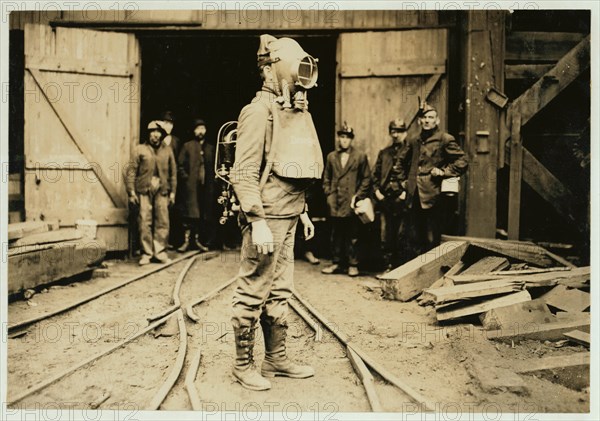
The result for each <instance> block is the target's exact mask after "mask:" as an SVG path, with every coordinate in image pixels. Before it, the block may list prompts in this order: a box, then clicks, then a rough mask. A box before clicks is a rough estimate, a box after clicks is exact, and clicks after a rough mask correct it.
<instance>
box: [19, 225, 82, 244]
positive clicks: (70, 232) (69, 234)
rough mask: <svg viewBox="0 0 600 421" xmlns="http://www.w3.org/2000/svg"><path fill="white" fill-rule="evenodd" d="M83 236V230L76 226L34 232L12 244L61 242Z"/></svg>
mask: <svg viewBox="0 0 600 421" xmlns="http://www.w3.org/2000/svg"><path fill="white" fill-rule="evenodd" d="M81 237H83V234H82V233H81V231H78V230H77V229H75V228H70V229H61V230H57V231H49V232H42V233H39V234H32V235H28V236H26V237H23V238H19V239H18V240H16V241H15V242H14V243H13V244H11V247H23V246H31V245H34V244H48V243H59V242H61V241H70V240H79V239H80V238H81Z"/></svg>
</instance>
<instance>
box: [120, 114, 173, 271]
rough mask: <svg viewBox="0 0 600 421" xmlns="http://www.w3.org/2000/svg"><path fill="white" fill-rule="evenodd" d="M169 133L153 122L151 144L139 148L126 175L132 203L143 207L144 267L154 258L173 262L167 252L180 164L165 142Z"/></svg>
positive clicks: (140, 209)
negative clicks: (171, 213) (170, 210)
mask: <svg viewBox="0 0 600 421" xmlns="http://www.w3.org/2000/svg"><path fill="white" fill-rule="evenodd" d="M166 134H167V133H166V131H165V130H164V129H163V127H162V126H161V122H160V121H151V122H150V124H148V142H147V143H144V144H140V145H137V146H136V148H135V151H134V153H133V159H132V161H131V164H130V167H129V168H128V171H127V174H126V186H127V193H128V195H129V202H130V203H131V204H133V205H134V206H139V214H138V227H139V233H140V244H141V247H142V257H141V258H140V261H139V263H140V265H146V264H148V263H150V260H151V259H152V257H154V258H155V259H156V260H158V261H159V262H160V263H168V262H170V259H169V257H168V256H167V253H166V249H167V244H168V239H169V206H172V205H173V204H174V203H175V191H176V189H177V165H176V163H175V157H174V156H173V151H172V150H171V148H170V147H168V146H167V145H165V144H164V143H163V139H164V137H165V136H166Z"/></svg>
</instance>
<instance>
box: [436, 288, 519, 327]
mask: <svg viewBox="0 0 600 421" xmlns="http://www.w3.org/2000/svg"><path fill="white" fill-rule="evenodd" d="M530 300H531V295H529V292H527V291H519V292H513V293H510V294H507V295H503V296H501V297H497V298H492V299H489V300H485V301H483V302H479V303H475V304H467V305H463V306H453V307H444V308H443V309H439V310H437V311H436V318H437V320H438V321H443V320H452V319H458V318H460V317H464V316H470V315H473V314H479V313H485V312H486V311H489V310H492V309H494V308H498V307H504V306H508V305H511V304H515V303H522V302H524V301H530Z"/></svg>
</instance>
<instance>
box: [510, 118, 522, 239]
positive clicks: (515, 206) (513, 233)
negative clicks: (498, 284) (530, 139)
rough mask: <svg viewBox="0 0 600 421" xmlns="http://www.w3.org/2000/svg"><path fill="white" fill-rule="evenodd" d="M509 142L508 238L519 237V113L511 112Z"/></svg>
mask: <svg viewBox="0 0 600 421" xmlns="http://www.w3.org/2000/svg"><path fill="white" fill-rule="evenodd" d="M511 124H512V125H511V142H510V176H509V196H508V239H509V240H518V239H519V226H520V220H521V181H522V170H523V144H522V143H521V115H520V114H519V113H513V114H512V121H511Z"/></svg>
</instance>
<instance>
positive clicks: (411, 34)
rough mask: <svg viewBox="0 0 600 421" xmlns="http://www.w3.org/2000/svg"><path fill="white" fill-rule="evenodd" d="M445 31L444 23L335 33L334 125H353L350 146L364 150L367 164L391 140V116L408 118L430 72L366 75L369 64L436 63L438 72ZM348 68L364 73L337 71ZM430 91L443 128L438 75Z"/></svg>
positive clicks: (443, 96)
mask: <svg viewBox="0 0 600 421" xmlns="http://www.w3.org/2000/svg"><path fill="white" fill-rule="evenodd" d="M446 32H447V31H446V30H445V29H427V30H414V31H393V32H358V33H344V34H342V35H341V36H340V41H341V54H340V63H339V70H340V71H339V73H340V78H341V80H340V86H339V90H340V92H341V99H340V103H339V104H338V107H337V120H338V121H337V126H338V127H339V126H340V125H341V124H342V123H343V121H347V122H348V124H350V125H351V126H352V127H354V129H355V133H356V140H355V146H356V147H357V148H358V149H360V150H362V151H363V152H365V153H366V154H367V156H368V157H369V162H370V163H371V165H374V164H375V160H376V158H377V154H378V152H379V151H380V150H381V149H382V148H384V147H386V146H387V145H388V144H390V142H391V140H390V137H389V133H388V124H389V122H390V120H392V119H394V118H404V119H405V120H406V121H407V124H410V120H411V118H412V117H414V113H415V112H416V109H417V108H418V97H421V98H422V99H424V98H425V97H426V92H425V86H426V85H427V81H428V80H429V78H430V77H431V76H432V75H431V74H425V73H423V74H419V73H415V72H412V71H407V70H406V69H403V68H399V69H398V71H397V72H396V73H395V74H388V75H385V76H376V75H375V76H368V74H369V68H371V69H377V68H383V67H385V66H387V65H389V64H390V63H394V62H397V63H421V65H424V64H429V63H437V64H439V65H440V66H439V69H438V70H437V71H438V72H440V73H443V70H442V69H444V67H445V61H446V55H447V33H446ZM395 59H396V61H394V60H395ZM391 67H394V66H393V65H392V66H391ZM429 67H432V66H429ZM348 68H351V69H354V72H355V73H360V72H362V74H363V76H360V77H354V76H353V77H342V76H343V75H344V73H345V71H344V69H348ZM417 71H418V70H417ZM433 92H434V93H433V95H432V96H431V97H430V98H429V102H430V103H432V104H434V105H435V106H436V107H437V108H438V111H439V114H440V116H442V118H441V123H440V126H441V127H442V129H444V130H445V128H446V125H447V118H446V116H447V102H448V98H447V82H446V80H445V77H444V76H443V75H442V77H441V79H440V80H439V82H438V83H437V86H436V88H435V89H434V91H433ZM332 135H333V134H332Z"/></svg>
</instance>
